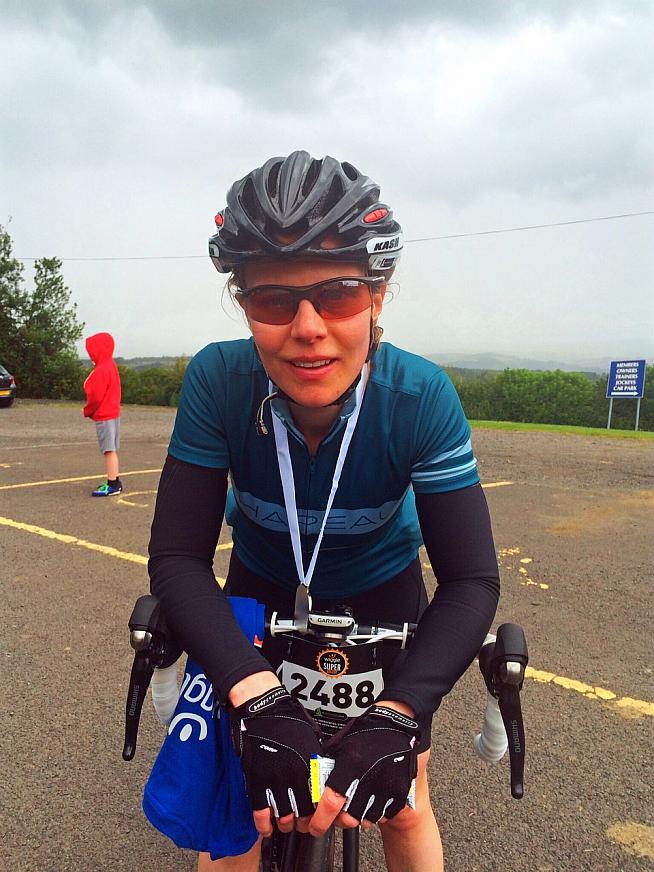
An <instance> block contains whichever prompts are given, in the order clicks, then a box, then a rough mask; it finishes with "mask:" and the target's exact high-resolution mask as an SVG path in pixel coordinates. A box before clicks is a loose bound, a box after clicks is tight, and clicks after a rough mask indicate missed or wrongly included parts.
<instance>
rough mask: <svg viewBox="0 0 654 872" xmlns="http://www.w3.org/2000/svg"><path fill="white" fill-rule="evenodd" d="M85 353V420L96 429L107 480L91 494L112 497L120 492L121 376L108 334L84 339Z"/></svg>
mask: <svg viewBox="0 0 654 872" xmlns="http://www.w3.org/2000/svg"><path fill="white" fill-rule="evenodd" d="M86 350H87V352H88V355H89V357H90V358H91V360H92V361H93V367H94V368H93V370H92V371H91V374H90V375H89V377H88V378H87V379H86V381H85V382H84V390H85V392H86V405H85V406H84V417H85V418H91V419H92V420H93V421H95V429H96V432H97V435H98V442H99V443H100V451H101V452H102V454H103V455H104V465H105V470H106V473H107V480H106V481H105V482H103V483H102V484H101V485H99V486H98V487H97V488H96V489H95V490H94V491H93V496H94V497H112V496H114V495H115V494H119V493H121V492H122V490H123V485H122V482H121V480H120V478H119V477H118V450H119V448H120V374H119V372H118V367H117V366H116V362H115V361H114V359H113V353H114V339H113V336H112V335H111V334H110V333H95V334H94V335H93V336H89V337H88V339H87V340H86Z"/></svg>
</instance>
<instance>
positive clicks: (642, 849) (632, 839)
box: [606, 821, 654, 860]
mask: <svg viewBox="0 0 654 872" xmlns="http://www.w3.org/2000/svg"><path fill="white" fill-rule="evenodd" d="M606 835H607V836H608V837H609V839H611V841H612V842H616V843H617V844H618V845H620V846H621V847H623V848H624V849H625V851H627V853H629V854H631V855H632V856H634V857H644V858H645V859H647V860H654V827H652V826H649V825H648V824H639V823H637V822H636V821H625V822H624V823H617V824H612V825H611V826H610V827H609V828H608V830H607V831H606Z"/></svg>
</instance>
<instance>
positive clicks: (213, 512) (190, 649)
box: [148, 455, 271, 702]
mask: <svg viewBox="0 0 654 872" xmlns="http://www.w3.org/2000/svg"><path fill="white" fill-rule="evenodd" d="M226 494H227V470H226V469H209V468H207V467H204V466H195V465H193V464H190V463H184V462H182V461H181V460H176V459H175V458H174V457H171V456H170V455H169V456H168V458H167V459H166V463H165V464H164V468H163V471H162V473H161V480H160V482H159V490H158V492H157V504H156V508H155V512H154V520H153V522H152V531H151V536H150V547H149V553H150V560H149V562H148V570H149V573H150V589H151V591H152V593H153V594H154V595H155V596H156V597H158V599H159V600H160V602H161V604H162V606H163V610H164V615H165V617H166V623H167V624H168V626H169V628H170V631H171V633H172V634H173V636H174V637H175V640H176V641H177V642H178V643H179V645H181V646H182V648H183V649H184V650H185V651H186V652H187V653H188V654H190V655H191V657H193V658H194V659H195V660H197V662H198V663H199V664H200V665H201V666H202V668H203V669H204V671H205V673H206V675H207V676H208V678H209V679H210V681H211V683H212V684H213V688H214V694H215V696H216V698H217V699H218V700H220V701H221V702H225V701H226V700H227V694H228V693H229V691H230V690H231V688H232V687H233V686H234V685H235V684H236V683H237V682H238V681H240V680H241V679H243V678H246V677H247V676H248V675H252V674H253V673H255V672H261V671H263V670H268V671H271V667H270V664H269V663H268V662H267V661H266V660H265V659H264V658H263V657H262V656H261V655H260V654H259V652H258V651H256V650H255V649H254V648H253V647H252V645H251V644H250V642H249V641H248V640H247V639H246V637H245V636H244V635H243V633H242V632H241V628H240V627H239V625H238V623H237V621H236V619H235V618H234V616H233V614H232V610H231V609H230V607H229V603H228V602H227V598H226V596H225V594H224V593H223V592H222V590H221V588H220V586H219V585H218V584H217V582H216V579H215V576H214V574H213V557H214V553H215V550H216V544H217V542H218V536H219V534H220V527H221V524H222V521H223V514H224V511H225V499H226Z"/></svg>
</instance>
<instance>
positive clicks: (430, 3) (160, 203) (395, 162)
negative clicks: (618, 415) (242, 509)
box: [0, 0, 654, 360]
mask: <svg viewBox="0 0 654 872" xmlns="http://www.w3.org/2000/svg"><path fill="white" fill-rule="evenodd" d="M0 11H1V14H0V45H2V47H3V50H2V53H1V54H0V81H2V88H1V89H0V223H3V224H6V223H7V221H8V220H9V218H11V223H10V224H9V230H10V233H11V235H12V238H13V241H14V253H15V255H16V256H18V257H25V258H33V257H42V256H57V257H60V258H62V259H64V276H65V280H66V283H67V284H68V286H69V287H70V288H71V290H72V293H73V299H74V300H75V301H76V302H77V304H78V307H79V315H80V318H81V319H82V320H83V321H85V322H86V331H85V332H86V334H87V335H88V334H90V333H93V332H97V331H99V330H109V331H110V332H111V333H113V334H114V335H115V337H116V342H117V354H120V355H122V356H125V357H132V356H140V355H159V354H170V355H175V354H192V353H194V352H195V351H197V350H198V349H199V348H201V347H202V346H203V345H204V344H206V343H207V342H210V341H212V340H216V339H231V338H236V337H239V336H244V335H246V332H247V331H246V327H245V325H244V324H243V322H242V320H241V319H240V318H239V317H238V316H237V315H236V313H235V312H234V311H233V309H232V307H231V306H230V305H229V303H228V302H224V303H221V299H222V288H223V285H224V277H223V276H220V275H219V274H218V273H216V271H215V270H214V268H213V266H212V264H211V262H210V261H209V259H208V257H207V256H206V240H207V237H208V236H209V235H210V233H212V232H213V215H214V214H215V212H216V211H217V210H218V209H220V208H222V206H223V205H224V200H225V193H226V190H227V188H228V187H229V185H230V184H231V182H232V181H234V180H235V179H237V178H240V177H241V176H243V175H244V174H245V173H247V172H248V171H249V170H250V169H252V168H253V167H254V166H258V165H260V164H261V163H263V162H264V161H265V160H266V159H267V158H269V157H271V156H273V155H284V154H288V153H289V152H290V151H293V150H295V149H297V148H304V149H307V150H308V151H310V152H311V153H312V154H314V155H315V156H319V157H321V156H323V155H325V154H330V155H333V156H334V157H337V158H339V159H340V160H348V161H350V162H351V163H354V164H355V165H356V166H357V167H358V168H359V169H360V170H362V171H363V172H365V173H367V174H368V175H370V176H372V177H373V178H374V179H375V180H376V181H377V182H378V183H379V184H380V185H381V188H382V199H384V200H385V201H386V202H388V203H390V204H391V205H392V207H393V209H394V211H395V215H396V217H397V218H398V220H399V221H400V223H401V224H402V225H403V228H404V232H405V237H406V238H407V239H408V240H421V239H424V238H425V237H435V236H441V237H442V236H453V235H456V234H472V233H476V232H478V231H486V230H497V229H502V228H513V227H521V226H524V225H534V224H548V223H555V222H565V221H579V220H581V219H588V218H603V217H606V216H612V215H619V214H624V213H634V212H645V211H651V210H654V178H653V153H654V152H653V146H654V84H653V76H652V63H651V59H652V45H653V36H654V15H653V11H654V4H652V2H650V0H632V2H627V0H624V2H621V0H548V2H546V0H539V2H536V0H532V2H513V0H497V2H494V0H487V2H484V0H474V2H473V0H447V2H445V0H420V2H419V0H402V2H399V0H393V2H391V0H375V2H372V0H370V2H369V0H333V2H332V0H320V2H317V0H316V2H310V0H277V2H269V0H260V2H253V0H239V2H221V0H194V2H191V3H189V2H182V0H157V2H154V0H153V2H143V3H136V2H121V0H114V2H109V0H101V2H95V0H67V2H56V0H49V2H37V0H0ZM653 231H654V216H653V215H651V214H650V215H641V216H637V217H628V218H622V219H616V220H604V221H597V222H590V223H579V224H570V225H567V226H559V227H550V228H545V229H536V230H525V231H520V232H511V233H499V234H489V235H477V236H474V235H473V236H463V237H461V238H453V239H440V240H432V241H414V242H409V243H408V244H407V246H406V249H405V254H404V258H403V262H402V266H401V268H400V270H399V274H398V275H397V278H398V280H399V286H400V288H399V293H398V294H397V295H396V297H395V299H394V300H393V301H392V302H391V303H390V304H389V305H388V306H387V308H386V310H385V312H384V316H383V324H384V326H385V328H386V338H387V339H389V340H390V341H392V342H394V343H396V344H398V345H401V346H404V347H406V348H408V349H410V350H412V351H416V352H419V353H420V352H422V353H434V354H446V353H447V352H457V351H458V352H489V351H495V352H503V353H512V354H516V355H530V356H536V355H541V356H550V357H551V356H556V357H558V358H559V359H561V358H563V359H566V360H573V359H574V360H595V359H597V358H600V359H602V358H606V359H607V360H608V359H610V358H611V357H615V356H619V357H621V356H624V357H649V358H650V359H652V358H654V328H653V324H654V247H653V246H652V242H653V239H654V233H653ZM130 257H132V258H137V257H141V258H143V257H152V258H155V257H166V258H172V257H175V258H179V259H168V260H163V259H161V260H155V259H152V260H121V259H120V258H130ZM69 258H116V259H115V260H108V261H102V260H99V261H75V260H68V259H69ZM25 277H26V280H27V281H28V283H30V282H31V270H30V268H29V264H26V270H25Z"/></svg>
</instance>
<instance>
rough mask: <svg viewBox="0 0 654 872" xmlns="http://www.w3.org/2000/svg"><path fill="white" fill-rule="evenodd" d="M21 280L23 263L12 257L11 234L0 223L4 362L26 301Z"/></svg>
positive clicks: (0, 324) (0, 334)
mask: <svg viewBox="0 0 654 872" xmlns="http://www.w3.org/2000/svg"><path fill="white" fill-rule="evenodd" d="M22 281H23V265H22V263H20V261H18V260H16V259H15V258H14V257H13V247H12V244H11V236H10V235H9V233H8V232H7V230H6V228H5V227H3V226H2V225H1V224H0V361H4V362H5V363H7V355H8V354H9V353H10V346H11V349H13V344H14V343H13V337H15V335H16V333H17V331H18V325H19V316H20V313H21V312H22V311H23V308H24V306H25V304H26V301H27V294H26V293H25V292H24V291H23V290H22V288H21V285H22ZM7 365H8V364H7Z"/></svg>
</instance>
